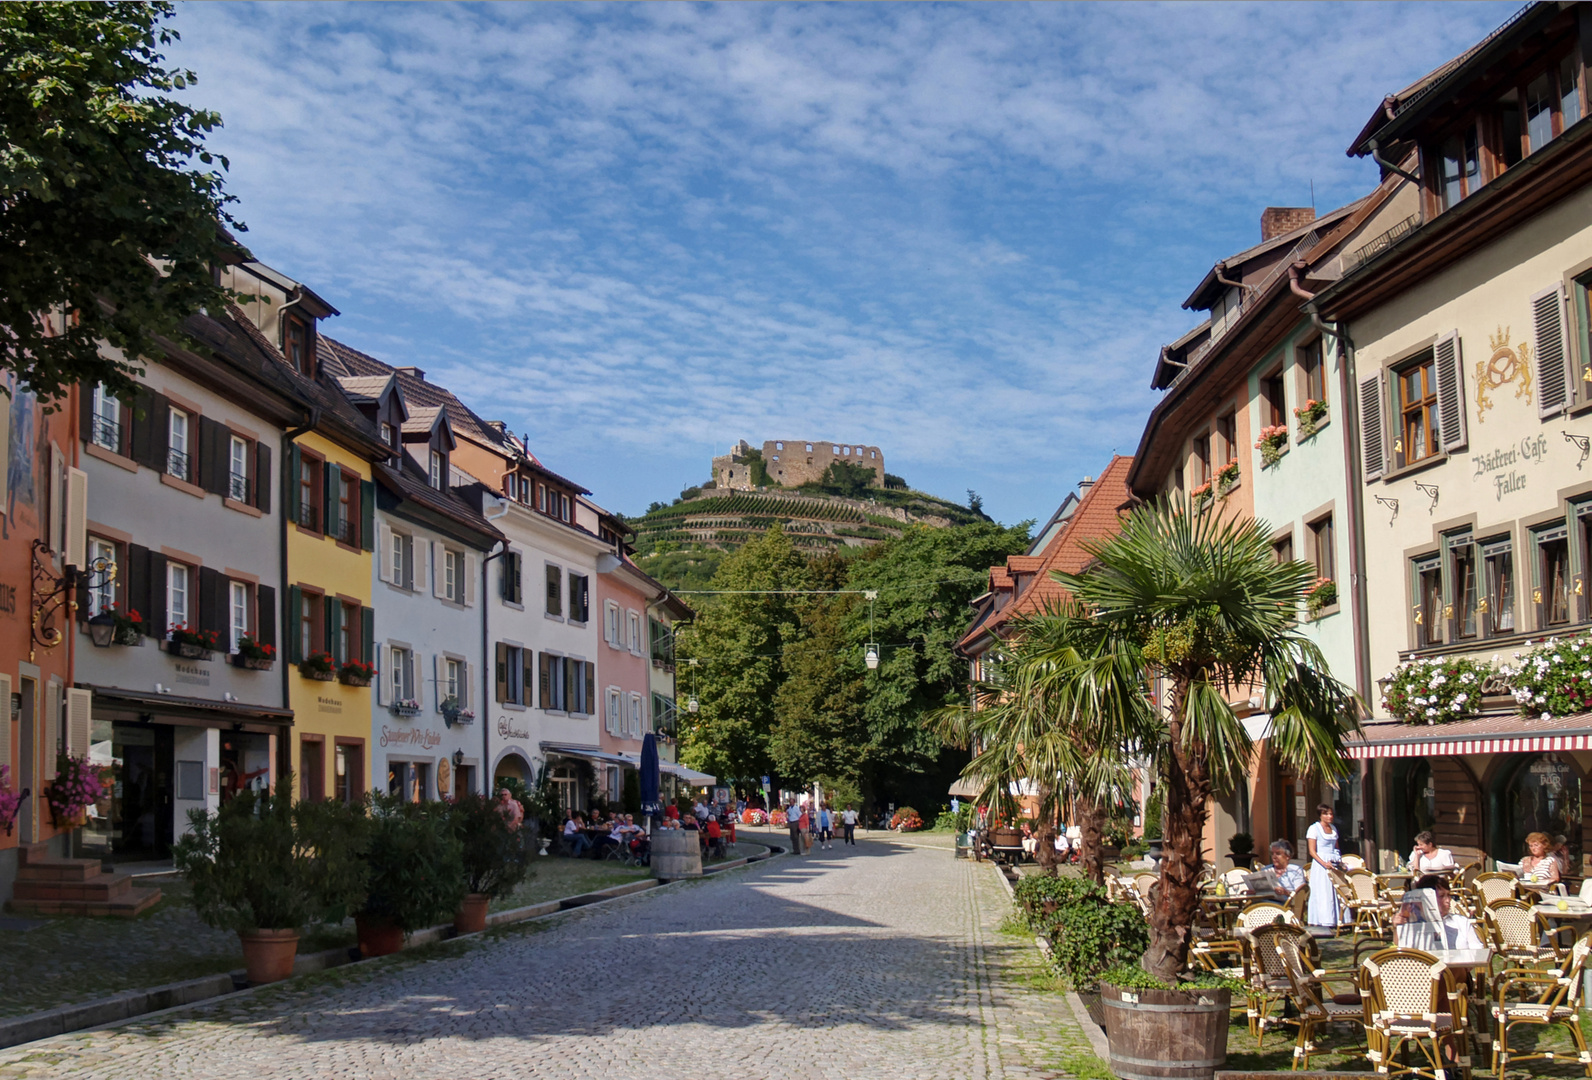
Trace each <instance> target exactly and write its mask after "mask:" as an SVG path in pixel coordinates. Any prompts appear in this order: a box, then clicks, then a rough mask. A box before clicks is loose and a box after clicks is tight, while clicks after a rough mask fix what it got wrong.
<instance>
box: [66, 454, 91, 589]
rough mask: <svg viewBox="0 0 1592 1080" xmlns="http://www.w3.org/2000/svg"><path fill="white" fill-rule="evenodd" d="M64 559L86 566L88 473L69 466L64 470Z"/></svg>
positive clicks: (74, 564) (73, 563)
mask: <svg viewBox="0 0 1592 1080" xmlns="http://www.w3.org/2000/svg"><path fill="white" fill-rule="evenodd" d="M65 544H66V549H65V550H66V561H67V562H68V563H69V564H70V565H72V566H76V567H79V568H86V567H87V566H88V473H86V472H84V471H83V470H82V469H74V468H72V467H71V466H68V467H67V470H66V537H65Z"/></svg>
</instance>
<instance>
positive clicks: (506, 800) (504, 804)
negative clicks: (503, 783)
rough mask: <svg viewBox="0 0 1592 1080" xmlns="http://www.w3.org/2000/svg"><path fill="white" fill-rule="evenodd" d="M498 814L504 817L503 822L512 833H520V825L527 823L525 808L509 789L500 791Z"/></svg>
mask: <svg viewBox="0 0 1592 1080" xmlns="http://www.w3.org/2000/svg"><path fill="white" fill-rule="evenodd" d="M497 812H498V813H500V814H502V815H503V820H504V821H505V822H507V823H508V827H509V831H510V832H519V831H520V825H522V824H523V823H524V821H525V808H524V807H523V806H521V805H520V802H519V800H518V799H516V798H515V797H514V796H513V795H512V794H511V793H510V792H509V789H508V788H501V789H499V790H498V804H497Z"/></svg>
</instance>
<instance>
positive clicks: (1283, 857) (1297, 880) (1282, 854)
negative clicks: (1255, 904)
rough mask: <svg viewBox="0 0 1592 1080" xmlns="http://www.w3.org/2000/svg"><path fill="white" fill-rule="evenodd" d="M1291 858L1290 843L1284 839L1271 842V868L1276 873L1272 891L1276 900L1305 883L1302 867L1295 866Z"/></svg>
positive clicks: (1286, 896) (1284, 898)
mask: <svg viewBox="0 0 1592 1080" xmlns="http://www.w3.org/2000/svg"><path fill="white" fill-rule="evenodd" d="M1292 860H1293V845H1292V844H1290V843H1289V842H1288V841H1286V840H1273V841H1272V842H1271V869H1272V871H1273V872H1274V873H1275V874H1276V875H1277V886H1276V888H1275V889H1273V890H1272V891H1273V893H1275V894H1276V897H1277V899H1278V900H1286V899H1288V898H1289V897H1290V896H1292V895H1293V894H1294V893H1296V892H1298V891H1299V886H1301V885H1303V884H1304V883H1305V872H1304V870H1303V868H1301V867H1298V866H1295V865H1294V864H1293V861H1292Z"/></svg>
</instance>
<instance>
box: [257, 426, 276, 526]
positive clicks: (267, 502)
mask: <svg viewBox="0 0 1592 1080" xmlns="http://www.w3.org/2000/svg"><path fill="white" fill-rule="evenodd" d="M275 482H276V478H275V477H274V476H272V475H271V448H270V447H269V446H267V445H265V443H263V442H260V443H255V444H254V508H255V509H256V510H258V511H260V513H262V514H269V513H270V512H271V485H272V484H274V483H275Z"/></svg>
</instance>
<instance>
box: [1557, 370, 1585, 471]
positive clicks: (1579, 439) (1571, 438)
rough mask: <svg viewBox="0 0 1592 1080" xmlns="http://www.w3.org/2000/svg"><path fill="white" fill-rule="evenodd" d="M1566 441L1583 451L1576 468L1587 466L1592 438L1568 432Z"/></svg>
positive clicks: (1565, 434)
mask: <svg viewBox="0 0 1592 1080" xmlns="http://www.w3.org/2000/svg"><path fill="white" fill-rule="evenodd" d="M1589 370H1592V369H1589ZM1564 440H1565V442H1573V443H1575V445H1576V449H1578V450H1580V451H1581V460H1580V461H1578V462H1576V463H1575V467H1576V468H1577V469H1579V468H1580V467H1581V466H1583V465H1585V464H1586V459H1587V457H1588V456H1589V455H1592V438H1588V437H1587V436H1585V435H1572V434H1570V433H1569V432H1568V431H1566V432H1565V433H1564Z"/></svg>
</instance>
